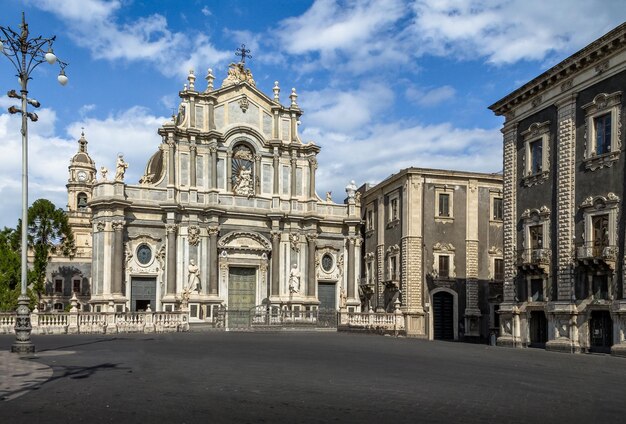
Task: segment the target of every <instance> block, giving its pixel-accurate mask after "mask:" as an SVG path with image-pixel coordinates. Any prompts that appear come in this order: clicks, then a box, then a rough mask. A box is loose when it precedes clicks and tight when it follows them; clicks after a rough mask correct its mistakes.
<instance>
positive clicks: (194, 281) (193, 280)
mask: <svg viewBox="0 0 626 424" xmlns="http://www.w3.org/2000/svg"><path fill="white" fill-rule="evenodd" d="M187 272H188V274H187V287H186V288H185V291H186V292H187V293H199V292H200V277H199V275H198V274H199V273H200V270H199V269H198V265H196V261H194V260H193V259H191V260H190V261H189V267H188V268H187Z"/></svg>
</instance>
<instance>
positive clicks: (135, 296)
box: [130, 277, 156, 312]
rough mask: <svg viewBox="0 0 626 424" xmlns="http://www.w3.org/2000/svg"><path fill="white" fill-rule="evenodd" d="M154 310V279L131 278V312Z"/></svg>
mask: <svg viewBox="0 0 626 424" xmlns="http://www.w3.org/2000/svg"><path fill="white" fill-rule="evenodd" d="M148 305H149V306H150V308H151V309H153V310H154V309H155V308H156V278H146V277H132V279H131V282H130V310H131V312H137V311H145V310H146V309H147V308H148Z"/></svg>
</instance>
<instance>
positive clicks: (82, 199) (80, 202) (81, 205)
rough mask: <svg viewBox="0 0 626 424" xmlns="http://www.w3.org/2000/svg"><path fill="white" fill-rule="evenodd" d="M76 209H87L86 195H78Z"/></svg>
mask: <svg viewBox="0 0 626 424" xmlns="http://www.w3.org/2000/svg"><path fill="white" fill-rule="evenodd" d="M76 207H77V208H78V210H79V211H84V210H86V209H87V195H86V194H85V193H82V192H81V193H78V194H77V195H76Z"/></svg>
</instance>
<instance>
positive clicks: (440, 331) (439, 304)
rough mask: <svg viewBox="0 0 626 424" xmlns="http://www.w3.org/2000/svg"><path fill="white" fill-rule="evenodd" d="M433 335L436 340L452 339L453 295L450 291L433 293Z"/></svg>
mask: <svg viewBox="0 0 626 424" xmlns="http://www.w3.org/2000/svg"><path fill="white" fill-rule="evenodd" d="M433 336H434V338H435V339H436V340H454V296H453V295H452V294H450V293H447V292H439V293H435V294H434V295H433Z"/></svg>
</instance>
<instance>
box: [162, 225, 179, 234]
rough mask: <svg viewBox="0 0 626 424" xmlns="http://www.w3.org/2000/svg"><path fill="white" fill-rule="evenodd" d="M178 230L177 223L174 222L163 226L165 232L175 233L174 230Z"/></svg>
mask: <svg viewBox="0 0 626 424" xmlns="http://www.w3.org/2000/svg"><path fill="white" fill-rule="evenodd" d="M177 230H178V225H176V224H167V225H166V226H165V231H167V234H168V235H169V234H172V233H173V234H176V231H177Z"/></svg>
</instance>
